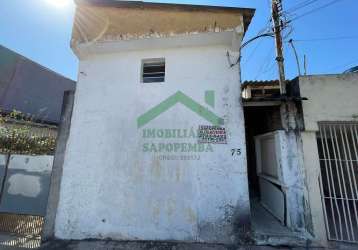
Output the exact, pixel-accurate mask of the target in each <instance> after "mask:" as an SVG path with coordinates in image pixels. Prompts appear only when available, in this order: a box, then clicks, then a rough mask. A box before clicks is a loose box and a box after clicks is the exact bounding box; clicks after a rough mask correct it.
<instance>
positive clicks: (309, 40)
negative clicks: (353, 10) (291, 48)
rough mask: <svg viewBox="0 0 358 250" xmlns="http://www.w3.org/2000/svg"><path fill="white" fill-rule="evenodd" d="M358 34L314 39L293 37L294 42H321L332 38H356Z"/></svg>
mask: <svg viewBox="0 0 358 250" xmlns="http://www.w3.org/2000/svg"><path fill="white" fill-rule="evenodd" d="M354 39H358V36H337V37H322V38H312V39H293V41H294V42H319V41H332V40H354Z"/></svg>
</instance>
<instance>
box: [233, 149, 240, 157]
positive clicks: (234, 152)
mask: <svg viewBox="0 0 358 250" xmlns="http://www.w3.org/2000/svg"><path fill="white" fill-rule="evenodd" d="M231 155H232V156H234V155H241V148H233V149H231Z"/></svg>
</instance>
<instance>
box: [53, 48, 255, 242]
mask: <svg viewBox="0 0 358 250" xmlns="http://www.w3.org/2000/svg"><path fill="white" fill-rule="evenodd" d="M229 49H230V46H218V45H212V46H207V47H204V46H203V47H187V48H173V49H165V50H141V51H130V52H121V53H120V52H119V53H111V54H97V55H90V56H87V57H86V58H84V59H83V60H81V62H80V68H79V72H80V74H79V81H78V84H77V90H76V97H75V105H74V110H73V116H72V123H71V132H70V136H69V141H68V145H67V150H66V156H65V162H64V167H63V177H62V183H61V192H60V201H59V207H58V213H57V217H56V225H55V236H56V237H58V238H62V239H83V238H106V237H111V238H113V239H132V240H133V239H140V240H189V241H207V242H209V241H212V242H230V241H232V240H233V239H234V238H233V224H234V220H235V219H239V222H241V223H244V222H246V221H248V220H249V196H248V185H247V170H246V150H245V134H244V117H243V111H242V105H241V103H240V83H239V75H238V66H235V67H233V68H229V65H228V61H227V57H226V52H227V50H229ZM162 57H164V58H165V61H166V80H165V83H145V84H143V83H141V82H140V70H141V60H142V59H145V58H162ZM233 60H234V59H233ZM206 90H214V91H215V93H216V106H215V108H211V107H209V106H208V105H206V104H205V102H204V94H205V91H206ZM177 91H182V92H183V93H184V94H186V95H188V96H189V97H191V98H193V99H194V100H195V101H197V102H199V103H200V104H202V105H204V106H205V107H207V108H208V109H210V110H211V111H213V112H214V113H215V114H217V115H219V116H220V117H222V118H224V119H225V124H224V127H225V128H226V131H227V136H228V139H227V141H228V143H227V144H222V145H219V144H212V148H213V152H204V153H198V154H195V153H191V154H188V153H175V154H169V155H176V156H178V155H179V156H180V155H195V156H196V157H197V156H200V160H160V159H158V158H157V156H158V155H159V154H155V153H149V152H143V144H144V143H150V142H155V143H160V142H163V143H168V142H191V143H195V142H196V139H193V138H186V139H184V138H179V139H178V138H176V139H175V138H174V139H173V138H170V139H168V138H164V139H163V138H162V139H146V138H143V137H142V133H143V131H142V129H146V128H158V129H159V128H164V129H165V128H168V129H190V128H194V129H197V128H198V126H199V125H210V123H209V122H208V121H206V120H205V119H203V118H202V117H200V116H198V115H197V114H195V113H194V112H192V111H191V110H189V109H188V108H187V107H185V106H183V105H181V104H177V105H176V106H174V107H173V108H171V109H169V110H168V111H166V112H165V113H163V114H162V115H160V116H159V117H157V118H155V119H154V120H152V121H151V122H149V123H148V124H147V125H145V126H144V127H143V128H137V121H136V119H137V117H138V116H140V115H142V114H143V113H145V112H146V111H148V110H149V109H150V108H152V107H154V106H156V105H157V104H159V103H160V102H162V101H163V100H165V99H166V98H168V97H169V96H171V95H173V94H174V93H176V92H177ZM235 148H239V149H241V155H235V156H232V154H231V149H235ZM160 155H163V153H162V154H160Z"/></svg>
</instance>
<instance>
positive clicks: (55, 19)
mask: <svg viewBox="0 0 358 250" xmlns="http://www.w3.org/2000/svg"><path fill="white" fill-rule="evenodd" d="M151 2H167V3H183V4H200V5H217V6H231V7H248V8H255V9H256V13H255V16H254V18H253V20H252V22H251V24H250V26H249V29H248V31H247V32H246V35H245V38H244V40H248V39H250V38H252V37H254V36H256V35H257V34H258V33H259V32H260V31H262V30H264V29H265V27H267V25H268V24H269V23H268V20H269V17H270V0H235V1H234V0H182V1H181V0H159V1H156V0H153V1H151ZM309 2H311V4H309V5H307V6H305V7H302V8H299V9H297V7H299V6H302V4H305V3H309ZM331 2H332V4H330V3H331ZM325 5H328V6H327V7H325V8H321V7H322V6H325ZM283 7H284V10H285V11H286V16H287V18H288V19H289V20H291V19H295V18H297V19H296V20H293V21H292V22H291V23H290V28H288V29H287V30H286V31H285V33H284V34H285V39H284V40H285V41H286V42H285V46H284V57H285V71H286V78H287V79H292V78H294V77H296V76H297V75H298V69H297V63H296V60H295V56H294V53H293V50H292V48H291V47H290V44H289V43H288V42H287V41H288V40H289V39H293V40H294V45H295V47H296V50H297V53H298V57H299V61H300V65H301V72H302V73H303V72H304V71H303V58H304V55H306V59H307V60H306V65H307V74H333V73H341V72H343V71H344V70H346V69H348V68H350V67H353V66H356V65H358V14H357V13H358V0H283ZM74 9H75V4H74V3H73V1H72V0H0V45H3V46H5V47H7V48H9V49H11V50H14V51H16V52H17V53H19V54H21V55H23V56H25V57H27V58H29V59H31V60H33V61H35V62H37V63H39V64H41V65H43V66H45V67H47V68H49V69H51V70H53V71H55V72H58V73H59V74H62V75H64V76H66V77H68V78H70V79H73V80H76V79H77V67H78V60H77V58H76V56H75V55H74V53H73V52H72V50H71V49H70V38H71V31H72V22H73V18H74ZM312 10H316V11H313V12H311V13H310V11H312ZM307 13H308V14H307ZM304 14H306V15H304ZM301 15H303V16H301ZM291 29H292V30H291ZM289 30H291V32H289ZM241 67H242V80H243V81H245V80H270V79H277V75H278V73H277V72H278V70H277V66H276V62H275V49H274V39H273V38H269V37H266V38H260V39H257V40H255V41H254V42H252V43H250V44H249V45H248V46H246V47H245V48H244V49H243V50H242V63H241Z"/></svg>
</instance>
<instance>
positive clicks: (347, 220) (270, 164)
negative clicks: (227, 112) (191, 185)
mask: <svg viewBox="0 0 358 250" xmlns="http://www.w3.org/2000/svg"><path fill="white" fill-rule="evenodd" d="M287 85H288V93H289V95H288V96H280V95H277V93H275V91H277V89H278V87H279V85H278V81H255V82H245V83H243V85H242V87H243V90H242V95H243V100H244V106H245V122H246V138H247V151H248V169H249V171H248V174H249V186H250V189H249V190H250V194H251V196H252V197H257V198H258V199H259V200H260V201H261V203H262V204H263V205H264V206H265V207H266V208H267V209H268V210H269V211H270V212H271V213H272V214H274V215H275V216H276V218H278V219H279V220H280V219H281V221H282V223H283V224H285V225H286V226H287V227H289V228H291V229H294V230H297V229H298V230H301V231H302V230H304V231H306V232H307V233H309V234H310V235H311V236H310V237H312V238H311V239H312V240H313V242H314V241H316V242H319V243H320V244H322V245H327V244H328V243H327V240H330V241H333V242H334V241H338V242H339V241H344V242H352V243H358V231H357V230H356V229H357V225H358V213H357V211H358V204H357V202H356V198H357V197H358V165H357V161H358V108H357V107H358V102H357V100H358V99H357V93H358V74H357V73H345V74H337V75H310V76H299V77H297V78H295V79H293V80H292V81H287ZM267 90H269V91H267ZM267 92H269V93H274V94H273V95H270V94H267ZM265 93H266V94H265ZM282 131H284V132H282ZM283 138H286V139H283ZM290 138H291V139H290ZM285 141H286V142H285ZM272 146H274V148H276V149H275V150H273V151H272V150H270V147H271V148H272ZM287 150H288V151H290V152H291V153H288V154H287V153H285V152H286V151H287ZM272 155H274V156H275V157H271V156H272ZM277 159H278V161H277ZM275 162H277V163H275ZM262 187H264V188H262ZM270 190H271V191H270ZM290 214H291V216H289V217H287V215H290ZM292 219H294V220H296V222H294V223H292ZM297 219H298V220H297ZM275 240H276V242H277V241H278V240H279V239H275Z"/></svg>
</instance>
